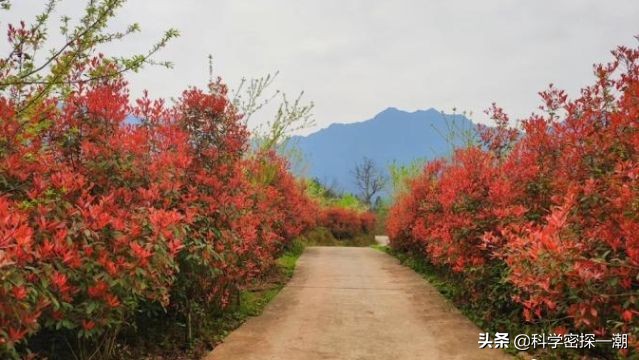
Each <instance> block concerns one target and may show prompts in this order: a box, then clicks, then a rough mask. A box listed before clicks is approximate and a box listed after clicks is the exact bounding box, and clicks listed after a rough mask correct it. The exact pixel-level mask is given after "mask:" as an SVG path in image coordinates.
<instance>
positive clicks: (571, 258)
mask: <svg viewBox="0 0 639 360" xmlns="http://www.w3.org/2000/svg"><path fill="white" fill-rule="evenodd" d="M613 55H614V60H613V62H611V63H610V64H607V65H600V66H596V67H595V74H596V76H597V82H596V83H595V84H594V85H593V86H591V87H588V88H585V89H583V90H582V92H581V96H580V97H578V98H577V99H575V100H569V99H568V97H567V96H566V94H565V93H564V92H562V91H559V90H557V89H555V88H553V87H552V86H551V88H550V89H549V90H548V91H546V92H543V93H541V96H542V98H543V100H544V106H543V107H542V109H543V110H544V113H545V115H534V116H532V117H531V118H529V119H526V120H524V121H523V122H522V128H523V133H521V134H519V132H517V131H515V130H513V129H509V128H508V127H507V123H508V118H507V116H506V115H505V114H504V113H503V111H502V110H501V109H499V108H497V107H495V106H493V108H492V109H491V111H490V114H491V115H492V117H493V118H494V119H495V120H496V122H497V126H496V127H493V128H490V127H482V128H480V129H478V133H479V135H480V137H481V139H482V141H483V145H481V146H476V147H471V148H467V149H460V150H457V151H456V152H455V153H454V154H453V156H452V158H451V159H450V160H448V161H442V160H438V161H435V162H433V163H431V164H429V165H428V166H427V167H426V168H425V170H424V172H423V173H422V174H421V175H420V176H418V177H417V178H416V179H414V180H413V181H412V182H411V183H410V191H409V192H408V193H406V194H403V195H401V196H399V198H398V199H397V201H396V203H395V204H394V206H393V208H392V209H391V210H390V216H389V220H388V232H389V235H390V237H391V245H392V246H393V247H394V248H396V249H398V250H401V251H404V252H411V253H413V254H418V255H419V256H423V257H424V258H425V259H427V260H428V261H429V262H430V263H432V264H435V265H438V266H443V267H445V268H448V269H450V270H451V271H452V272H454V273H457V274H459V276H461V278H462V279H463V280H464V284H466V286H467V287H468V288H469V289H471V292H475V293H478V295H479V296H480V295H481V294H482V293H483V294H485V293H490V294H492V295H491V297H503V296H507V297H509V298H510V299H511V300H510V301H512V302H513V303H512V307H513V308H516V307H517V306H515V305H518V306H521V308H522V312H521V314H520V316H521V319H522V320H526V321H529V322H533V323H535V324H536V325H537V326H540V327H544V328H546V329H547V330H548V331H561V332H563V331H573V332H594V333H596V334H597V335H599V336H606V337H610V336H611V335H612V334H613V333H630V334H631V346H633V347H634V349H635V350H634V351H636V350H637V347H638V346H639V342H637V339H638V336H639V311H637V301H639V300H638V298H637V289H639V282H638V281H637V279H638V278H639V255H638V254H639V250H638V249H639V237H638V236H637V234H639V217H638V216H637V214H638V211H637V210H638V209H639V207H638V206H639V205H638V204H639V183H638V181H637V179H638V175H639V122H638V120H637V119H639V49H628V48H624V47H620V48H618V49H617V50H616V51H614V52H613ZM504 282H507V283H508V284H509V286H503V285H501V284H503V283H504ZM491 284H493V285H491Z"/></svg>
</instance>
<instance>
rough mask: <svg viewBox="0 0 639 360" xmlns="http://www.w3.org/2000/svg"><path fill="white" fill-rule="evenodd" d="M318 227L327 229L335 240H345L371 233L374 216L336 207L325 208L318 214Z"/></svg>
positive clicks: (373, 225)
mask: <svg viewBox="0 0 639 360" xmlns="http://www.w3.org/2000/svg"><path fill="white" fill-rule="evenodd" d="M319 225H320V226H322V227H325V228H327V229H329V231H330V232H331V233H332V234H333V236H335V237H336V238H337V239H347V238H352V237H355V236H357V235H361V234H370V233H372V231H373V229H374V228H375V215H374V214H372V213H370V212H366V211H358V210H354V209H347V208H342V207H337V206H334V207H326V208H323V209H322V210H321V212H320V215H319Z"/></svg>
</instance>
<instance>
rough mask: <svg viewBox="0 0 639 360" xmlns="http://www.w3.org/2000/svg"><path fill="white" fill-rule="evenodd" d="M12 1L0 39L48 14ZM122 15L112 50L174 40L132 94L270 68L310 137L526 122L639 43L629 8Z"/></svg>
mask: <svg viewBox="0 0 639 360" xmlns="http://www.w3.org/2000/svg"><path fill="white" fill-rule="evenodd" d="M13 2H14V9H13V10H12V11H11V12H9V13H4V14H0V16H1V23H2V26H3V27H4V26H5V25H6V22H7V21H8V20H16V19H19V18H26V19H29V18H30V16H31V15H32V14H35V11H36V10H37V9H39V8H40V5H41V4H43V1H41V0H14V1H13ZM81 4H84V1H83V0H65V1H63V2H62V4H61V6H60V10H59V11H58V14H59V15H61V14H71V15H73V14H74V13H76V14H77V7H78V6H80V5H81ZM119 15H120V16H118V20H117V22H116V23H114V28H123V27H124V26H125V25H126V24H128V23H131V22H139V23H140V24H141V26H142V33H141V34H137V35H135V36H132V37H130V38H129V39H128V40H126V41H124V42H122V43H118V44H117V45H116V46H115V47H114V49H115V50H116V51H118V52H119V51H122V52H123V53H126V52H129V51H135V50H136V49H137V50H138V51H141V50H143V49H144V48H145V46H148V45H150V44H151V43H152V42H153V41H154V40H156V39H158V38H159V37H160V36H161V34H162V32H163V30H165V29H167V28H169V27H175V28H178V29H179V30H180V32H181V34H182V36H181V37H180V38H179V39H177V40H175V41H173V42H172V43H170V44H169V46H168V48H166V49H165V50H164V51H162V53H161V58H163V59H167V60H171V61H173V62H174V63H175V68H174V69H173V70H163V69H154V68H148V69H146V70H144V71H143V72H142V73H141V74H137V75H133V76H131V77H130V79H131V85H132V89H133V93H134V94H139V93H140V92H141V90H142V89H149V90H150V92H151V94H152V95H154V96H161V97H171V96H176V95H178V94H179V92H180V91H181V90H182V89H184V88H185V87H186V86H187V85H198V86H203V85H205V84H206V81H207V78H208V65H207V62H208V60H207V55H208V54H209V53H212V54H213V56H214V58H215V71H216V73H218V74H219V75H221V76H222V77H223V78H224V79H225V80H226V81H227V82H228V83H230V84H231V86H233V85H235V84H237V83H238V81H239V79H240V78H242V77H243V76H245V77H257V76H260V75H264V74H266V73H268V72H274V71H275V70H279V71H280V76H279V78H278V80H277V83H276V84H275V87H276V88H279V89H282V90H284V91H286V92H288V93H291V94H293V93H297V92H299V91H300V90H304V91H305V94H306V95H305V96H306V98H307V99H309V100H313V101H314V102H315V104H316V107H315V111H314V113H315V117H316V119H317V123H318V126H317V127H316V128H319V127H325V126H327V125H328V124H329V123H332V122H351V121H359V120H364V119H367V118H370V117H371V116H373V115H374V114H376V113H377V112H379V111H381V110H383V109H384V108H386V107H389V106H394V107H397V108H400V109H403V110H410V111H412V110H416V109H425V108H429V107H434V108H437V109H440V110H446V111H450V109H451V108H452V107H454V106H456V107H457V108H458V109H464V110H469V111H473V112H474V113H475V120H478V121H482V120H485V116H483V114H482V111H483V110H484V109H486V108H487V107H488V106H489V105H490V103H491V102H493V101H494V102H497V103H498V104H500V105H501V106H503V107H504V108H505V109H506V110H507V111H508V112H509V113H510V114H511V115H513V117H514V118H519V117H523V116H525V115H527V114H529V113H530V112H532V111H534V110H535V109H536V108H537V106H538V105H539V97H538V96H537V92H538V91H540V90H542V89H544V88H545V87H546V86H547V85H548V84H549V83H550V82H552V83H554V84H556V85H557V86H558V87H560V88H564V89H566V90H568V91H569V93H570V94H575V93H577V91H578V89H579V88H580V87H581V86H583V85H586V84H589V83H591V82H592V67H591V65H592V64H593V63H595V62H602V61H607V60H608V59H609V58H610V56H609V51H610V50H611V49H613V48H614V47H615V46H616V45H619V44H626V45H635V44H636V40H635V39H634V38H633V36H634V35H637V34H639V1H637V0H615V1H600V0H584V1H578V0H574V1H568V0H554V1H552V0H544V1H514V0H511V1H506V0H482V1H472V0H468V1H461V0H453V1H451V0H448V1H443V0H442V1H432V0H431V1H417V0H412V1H411V0H396V1H372V0H367V1H349V0H322V1H320V0H269V1H265V0H224V1H222V0H220V1H199V0H198V1H196V0H153V1H150V0H130V1H129V2H128V3H127V4H126V5H125V7H124V8H123V9H122V10H121V11H120V13H119ZM264 116H267V114H263V115H262V118H263V117H264ZM259 119H260V118H258V120H259Z"/></svg>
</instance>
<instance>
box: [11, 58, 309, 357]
mask: <svg viewBox="0 0 639 360" xmlns="http://www.w3.org/2000/svg"><path fill="white" fill-rule="evenodd" d="M105 66H106V67H110V66H113V65H111V64H107V63H104V62H103V61H102V58H101V57H96V58H95V59H92V60H90V61H88V62H87V63H83V64H80V65H78V67H79V69H78V71H77V73H78V74H81V73H83V72H84V71H92V69H97V68H100V69H103V68H104V67H105ZM114 69H115V68H114ZM78 76H80V75H78ZM215 85H216V88H217V89H218V92H216V93H207V92H203V91H200V90H197V89H189V90H187V91H185V92H184V93H183V95H182V97H181V98H180V100H179V101H178V103H177V104H176V105H175V106H174V107H167V106H166V105H165V104H164V102H162V101H152V100H150V99H149V98H148V97H146V96H145V97H144V98H142V99H140V100H138V101H137V102H136V103H135V105H134V106H131V105H130V104H129V99H128V92H127V86H126V82H125V81H124V80H123V79H122V78H119V77H117V78H104V79H101V80H95V81H91V82H84V81H77V82H72V85H71V88H70V91H69V93H68V94H66V96H65V97H64V98H51V99H44V100H43V101H42V103H41V104H39V105H38V106H37V107H34V108H33V109H31V110H30V111H29V112H28V113H26V114H18V111H17V109H18V108H19V104H17V103H15V102H14V100H13V98H7V97H2V96H0V118H1V121H0V127H1V129H0V130H1V131H0V193H1V194H2V195H1V196H0V279H1V281H2V282H1V286H0V353H1V352H3V351H6V352H8V353H11V352H13V351H14V348H15V344H16V343H18V342H21V341H23V340H24V339H25V338H26V337H27V335H29V334H31V333H33V332H35V331H37V330H38V329H39V328H41V327H47V328H49V329H61V328H63V329H66V330H70V331H72V332H75V333H77V334H78V335H79V336H81V337H84V338H88V339H95V338H96V337H98V336H114V334H116V333H117V331H118V328H119V327H120V326H121V325H123V324H125V323H126V322H128V321H130V320H131V319H132V315H133V314H134V313H135V311H136V310H138V309H139V308H140V306H143V305H144V304H145V303H148V302H155V303H159V304H161V305H163V306H170V307H171V308H172V309H174V310H177V311H178V313H179V314H182V315H183V316H184V318H188V319H191V317H192V316H191V315H194V314H193V311H194V309H195V308H196V307H199V308H204V307H217V308H222V307H224V306H226V304H227V303H228V302H229V298H230V296H231V295H232V294H233V293H234V292H235V291H236V290H237V289H238V288H239V287H241V286H242V285H243V284H245V283H246V282H247V281H249V280H250V279H252V278H253V277H255V276H258V275H259V274H260V273H261V272H262V271H263V270H264V269H266V268H268V267H269V266H271V265H272V263H273V259H274V257H275V256H277V255H278V254H279V253H280V252H281V250H282V248H283V247H284V246H286V244H287V243H288V241H290V240H291V239H292V238H293V237H295V236H297V235H299V234H300V233H301V232H302V231H304V230H306V229H307V228H308V227H310V226H312V225H313V223H314V221H313V220H314V214H315V210H314V209H315V206H316V205H315V204H314V203H313V202H312V201H311V200H310V199H309V198H307V197H306V195H305V193H304V190H303V186H302V184H299V183H298V182H297V181H296V180H295V178H294V177H293V176H292V175H291V173H290V172H289V171H288V169H287V165H286V163H285V162H284V160H282V159H281V158H279V157H278V156H276V155H275V154H273V153H258V154H253V155H250V154H249V153H248V137H249V133H248V131H247V129H246V127H245V126H244V124H243V122H242V120H241V116H240V115H239V114H238V113H237V112H236V110H235V108H234V107H233V106H232V105H231V104H230V102H229V100H228V99H227V97H226V88H225V87H224V86H223V85H222V84H221V83H220V82H219V81H218V83H217V84H215ZM128 114H133V115H134V116H136V118H137V119H138V120H139V121H140V122H141V123H140V124H139V125H127V124H125V123H124V119H125V118H126V116H127V115H128ZM189 325H190V324H189Z"/></svg>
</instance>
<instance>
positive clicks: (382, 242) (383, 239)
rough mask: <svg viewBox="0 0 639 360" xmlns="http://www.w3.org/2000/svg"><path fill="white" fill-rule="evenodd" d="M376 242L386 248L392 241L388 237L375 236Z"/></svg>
mask: <svg viewBox="0 0 639 360" xmlns="http://www.w3.org/2000/svg"><path fill="white" fill-rule="evenodd" d="M375 241H377V243H378V244H380V245H384V246H386V245H388V243H389V242H390V239H389V238H388V236H386V235H375Z"/></svg>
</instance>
